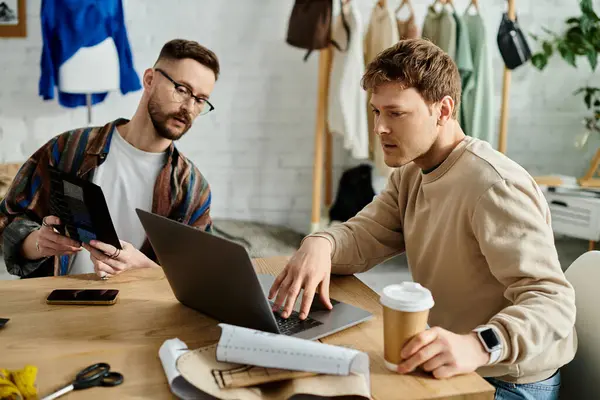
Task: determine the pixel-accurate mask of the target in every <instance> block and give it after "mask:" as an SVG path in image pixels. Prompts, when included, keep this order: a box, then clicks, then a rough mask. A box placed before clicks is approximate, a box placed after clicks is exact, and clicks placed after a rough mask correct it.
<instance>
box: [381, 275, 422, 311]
mask: <svg viewBox="0 0 600 400" xmlns="http://www.w3.org/2000/svg"><path fill="white" fill-rule="evenodd" d="M380 301H381V304H383V305H384V306H386V307H388V308H391V309H394V310H398V311H406V312H419V311H425V310H429V309H430V308H431V307H433V304H434V302H433V296H432V295H431V291H429V289H427V288H424V287H423V286H421V285H420V284H418V283H416V282H402V283H400V284H395V285H389V286H386V287H385V288H384V289H383V293H382V294H381V298H380Z"/></svg>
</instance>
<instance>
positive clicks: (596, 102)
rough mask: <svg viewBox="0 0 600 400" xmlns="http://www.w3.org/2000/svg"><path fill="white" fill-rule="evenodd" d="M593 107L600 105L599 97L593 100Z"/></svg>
mask: <svg viewBox="0 0 600 400" xmlns="http://www.w3.org/2000/svg"><path fill="white" fill-rule="evenodd" d="M594 107H600V99H596V101H594Z"/></svg>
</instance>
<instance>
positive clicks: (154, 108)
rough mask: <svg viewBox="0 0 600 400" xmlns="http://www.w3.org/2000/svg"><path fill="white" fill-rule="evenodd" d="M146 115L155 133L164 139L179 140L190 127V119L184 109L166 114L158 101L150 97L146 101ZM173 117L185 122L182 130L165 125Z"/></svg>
mask: <svg viewBox="0 0 600 400" xmlns="http://www.w3.org/2000/svg"><path fill="white" fill-rule="evenodd" d="M148 115H149V116H150V121H152V125H154V129H155V130H156V133H158V135H159V136H160V137H162V138H164V139H168V140H179V139H181V137H182V136H183V135H185V133H186V132H187V131H188V130H189V129H190V128H191V127H192V119H191V118H190V115H189V114H188V113H187V112H186V111H185V110H180V111H178V112H174V113H170V114H166V113H164V112H163V111H162V109H161V107H160V105H159V104H158V102H157V101H155V100H152V99H150V101H148ZM174 118H176V119H179V120H181V121H184V122H185V127H184V128H183V130H181V131H177V130H174V129H172V128H169V127H168V126H167V123H168V121H169V120H170V119H174Z"/></svg>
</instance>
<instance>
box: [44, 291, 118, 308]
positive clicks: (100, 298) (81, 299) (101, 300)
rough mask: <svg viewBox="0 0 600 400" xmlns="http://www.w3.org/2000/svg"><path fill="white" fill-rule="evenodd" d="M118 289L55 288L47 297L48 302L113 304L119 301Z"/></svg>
mask: <svg viewBox="0 0 600 400" xmlns="http://www.w3.org/2000/svg"><path fill="white" fill-rule="evenodd" d="M118 295H119V291H118V290H117V289H55V290H53V291H52V293H50V295H49V296H48V298H47V299H46V303H48V304H66V305H111V304H115V303H116V301H117V296H118Z"/></svg>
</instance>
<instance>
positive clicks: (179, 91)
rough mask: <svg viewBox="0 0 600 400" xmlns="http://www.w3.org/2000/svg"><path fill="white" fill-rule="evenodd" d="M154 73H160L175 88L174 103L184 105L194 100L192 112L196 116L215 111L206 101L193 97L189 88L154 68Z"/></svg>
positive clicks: (202, 98)
mask: <svg viewBox="0 0 600 400" xmlns="http://www.w3.org/2000/svg"><path fill="white" fill-rule="evenodd" d="M156 71H158V72H160V73H161V74H162V75H163V76H164V77H165V78H167V79H168V80H170V81H171V83H172V84H173V86H175V87H174V88H173V100H175V101H176V102H178V103H184V102H187V101H189V100H190V99H194V110H195V111H196V114H197V115H205V114H208V113H209V112H211V111H212V110H214V109H215V108H214V107H213V105H212V104H211V103H210V101H208V99H206V98H204V97H197V96H194V95H193V94H192V91H191V90H190V88H188V87H187V86H185V85H182V84H181V83H179V82H175V81H174V80H173V78H171V77H170V76H169V75H167V73H166V72H165V71H163V70H162V69H160V68H156Z"/></svg>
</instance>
